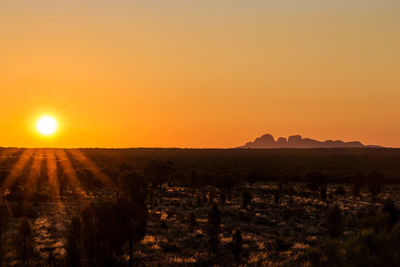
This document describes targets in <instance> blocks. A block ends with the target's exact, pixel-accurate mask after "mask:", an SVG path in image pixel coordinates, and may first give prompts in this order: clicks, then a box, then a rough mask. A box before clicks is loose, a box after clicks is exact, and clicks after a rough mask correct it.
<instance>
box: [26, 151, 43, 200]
mask: <svg viewBox="0 0 400 267" xmlns="http://www.w3.org/2000/svg"><path fill="white" fill-rule="evenodd" d="M42 152H43V150H42V149H38V150H37V151H35V153H34V155H33V162H32V166H31V168H30V171H29V175H28V179H27V185H26V190H25V198H26V199H30V198H31V197H32V195H33V194H34V192H35V190H36V184H37V182H38V178H39V176H40V172H41V167H42V163H43V155H42Z"/></svg>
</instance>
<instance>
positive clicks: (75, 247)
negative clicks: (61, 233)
mask: <svg viewBox="0 0 400 267" xmlns="http://www.w3.org/2000/svg"><path fill="white" fill-rule="evenodd" d="M81 227H82V226H81V220H80V218H79V217H74V218H72V220H71V224H70V227H69V231H68V236H67V244H66V251H67V261H66V262H67V265H68V266H72V267H78V266H81V241H82V240H81V239H82V236H81Z"/></svg>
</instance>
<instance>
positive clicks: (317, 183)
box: [305, 171, 326, 191]
mask: <svg viewBox="0 0 400 267" xmlns="http://www.w3.org/2000/svg"><path fill="white" fill-rule="evenodd" d="M305 180H306V181H307V182H308V184H307V187H308V188H309V189H310V190H311V191H318V190H319V188H320V187H321V185H323V184H325V183H326V177H325V175H324V174H323V173H321V172H318V171H316V172H309V173H307V174H306V175H305Z"/></svg>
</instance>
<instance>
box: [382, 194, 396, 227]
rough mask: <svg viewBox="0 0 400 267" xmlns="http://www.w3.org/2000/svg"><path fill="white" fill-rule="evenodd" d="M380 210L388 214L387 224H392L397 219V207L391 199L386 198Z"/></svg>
mask: <svg viewBox="0 0 400 267" xmlns="http://www.w3.org/2000/svg"><path fill="white" fill-rule="evenodd" d="M382 211H383V212H384V213H386V214H388V215H389V216H388V225H389V226H393V225H395V224H396V223H397V221H398V220H399V209H398V208H396V206H395V203H394V201H393V200H392V199H386V200H385V201H384V202H383V208H382Z"/></svg>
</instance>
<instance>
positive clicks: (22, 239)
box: [15, 218, 33, 266]
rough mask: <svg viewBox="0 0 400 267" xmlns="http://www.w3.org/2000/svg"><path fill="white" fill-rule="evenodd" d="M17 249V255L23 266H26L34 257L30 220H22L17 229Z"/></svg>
mask: <svg viewBox="0 0 400 267" xmlns="http://www.w3.org/2000/svg"><path fill="white" fill-rule="evenodd" d="M15 247H16V252H17V255H18V256H19V258H20V259H21V260H22V265H23V266H26V264H27V263H28V262H29V261H30V260H31V258H32V256H33V235H32V229H31V225H30V223H29V221H28V219H26V218H24V219H23V220H22V222H21V223H20V224H19V226H18V228H17V234H16V237H15Z"/></svg>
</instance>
